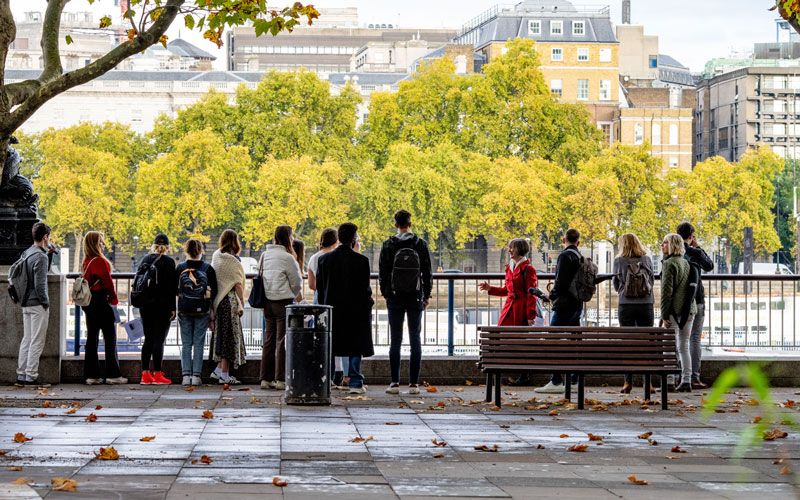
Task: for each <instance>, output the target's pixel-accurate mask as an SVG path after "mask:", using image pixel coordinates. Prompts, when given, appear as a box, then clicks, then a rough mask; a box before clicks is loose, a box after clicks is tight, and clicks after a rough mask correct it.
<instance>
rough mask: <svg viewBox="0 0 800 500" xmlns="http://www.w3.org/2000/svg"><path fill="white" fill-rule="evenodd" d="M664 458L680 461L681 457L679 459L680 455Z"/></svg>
mask: <svg viewBox="0 0 800 500" xmlns="http://www.w3.org/2000/svg"><path fill="white" fill-rule="evenodd" d="M664 458H666V459H667V460H678V459H679V458H681V457H679V456H678V455H667V456H666V457H664Z"/></svg>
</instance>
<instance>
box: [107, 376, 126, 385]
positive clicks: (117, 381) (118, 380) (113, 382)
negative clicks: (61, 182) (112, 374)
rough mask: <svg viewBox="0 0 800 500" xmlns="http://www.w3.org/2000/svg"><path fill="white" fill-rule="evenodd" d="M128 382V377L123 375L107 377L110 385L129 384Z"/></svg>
mask: <svg viewBox="0 0 800 500" xmlns="http://www.w3.org/2000/svg"><path fill="white" fill-rule="evenodd" d="M127 383H128V379H126V378H125V377H121V376H120V377H116V378H107V379H106V384H109V385H116V384H127Z"/></svg>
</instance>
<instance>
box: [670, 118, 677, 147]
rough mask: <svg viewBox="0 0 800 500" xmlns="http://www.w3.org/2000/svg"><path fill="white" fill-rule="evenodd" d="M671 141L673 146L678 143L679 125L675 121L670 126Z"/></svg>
mask: <svg viewBox="0 0 800 500" xmlns="http://www.w3.org/2000/svg"><path fill="white" fill-rule="evenodd" d="M669 143H670V144H671V145H673V146H674V145H675V144H678V126H677V125H676V124H674V123H673V124H672V125H670V126H669Z"/></svg>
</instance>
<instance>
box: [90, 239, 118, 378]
mask: <svg viewBox="0 0 800 500" xmlns="http://www.w3.org/2000/svg"><path fill="white" fill-rule="evenodd" d="M105 247H106V243H105V236H104V235H103V233H101V232H98V231H89V232H88V233H86V236H84V238H83V254H84V257H83V263H82V264H81V271H82V273H83V276H84V278H85V279H86V281H88V282H89V283H90V285H89V288H90V290H91V293H92V300H91V302H90V303H89V305H88V306H84V307H83V313H84V314H85V315H86V347H85V351H84V352H85V356H84V360H83V378H84V380H86V384H87V385H99V384H102V383H103V380H104V379H105V382H106V383H107V384H127V383H128V379H127V378H125V377H123V376H122V373H121V372H120V369H119V358H118V356H117V331H116V328H115V325H114V319H115V314H114V310H113V309H112V307H116V306H117V305H118V304H119V299H118V298H117V292H116V290H115V289H114V281H113V280H112V279H111V263H110V262H109V261H108V259H106V258H105V256H104V255H103V250H104V249H105ZM101 330H102V331H103V345H105V354H106V355H105V366H104V375H105V377H101V376H100V373H101V372H100V360H99V359H98V355H97V347H98V343H99V338H100V331H101Z"/></svg>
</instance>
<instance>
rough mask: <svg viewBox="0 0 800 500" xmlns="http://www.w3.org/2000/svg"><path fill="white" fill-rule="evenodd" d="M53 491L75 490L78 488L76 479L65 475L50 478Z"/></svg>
mask: <svg viewBox="0 0 800 500" xmlns="http://www.w3.org/2000/svg"><path fill="white" fill-rule="evenodd" d="M50 484H51V485H52V486H53V491H75V490H76V489H77V488H78V481H75V480H74V479H67V478H65V477H54V478H51V479H50Z"/></svg>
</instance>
